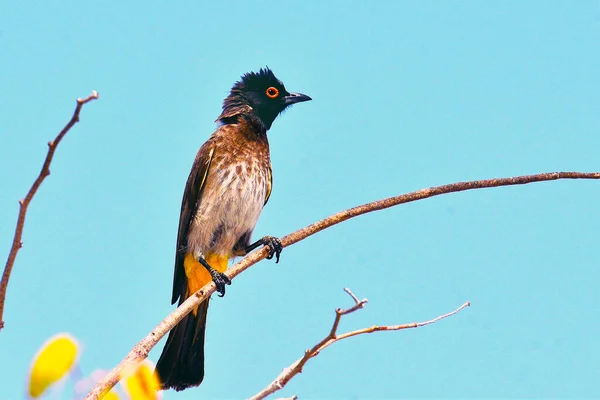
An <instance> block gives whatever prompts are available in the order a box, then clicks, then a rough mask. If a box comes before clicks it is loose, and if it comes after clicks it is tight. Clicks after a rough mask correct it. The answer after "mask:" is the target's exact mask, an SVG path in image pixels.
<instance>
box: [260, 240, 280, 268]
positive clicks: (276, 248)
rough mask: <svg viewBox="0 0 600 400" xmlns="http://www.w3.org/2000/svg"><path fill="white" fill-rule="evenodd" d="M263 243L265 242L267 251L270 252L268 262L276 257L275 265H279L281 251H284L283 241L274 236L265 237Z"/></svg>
mask: <svg viewBox="0 0 600 400" xmlns="http://www.w3.org/2000/svg"><path fill="white" fill-rule="evenodd" d="M261 241H262V242H263V243H262V244H263V245H265V246H267V250H268V251H269V255H268V256H267V260H270V259H272V258H273V256H275V264H277V263H278V262H279V256H280V255H281V251H282V250H283V245H282V244H281V241H280V240H279V239H277V238H276V237H274V236H265V237H264V238H262V239H261Z"/></svg>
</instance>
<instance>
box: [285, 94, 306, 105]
mask: <svg viewBox="0 0 600 400" xmlns="http://www.w3.org/2000/svg"><path fill="white" fill-rule="evenodd" d="M309 100H312V99H311V98H310V97H309V96H307V95H305V94H302V93H290V94H289V95H287V96H285V105H286V106H291V105H292V104H296V103H301V102H303V101H309Z"/></svg>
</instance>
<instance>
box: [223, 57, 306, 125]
mask: <svg viewBox="0 0 600 400" xmlns="http://www.w3.org/2000/svg"><path fill="white" fill-rule="evenodd" d="M309 100H312V99H311V98H310V97H309V96H307V95H305V94H302V93H290V92H288V91H287V90H286V89H285V86H284V85H283V82H281V81H280V80H279V79H277V78H276V77H275V75H274V74H273V71H271V70H270V69H269V68H268V67H266V68H261V69H260V70H259V71H258V72H248V73H247V74H244V75H243V76H242V79H241V80H240V81H238V82H236V83H235V84H234V85H233V87H232V88H231V92H230V93H229V96H227V98H226V99H225V100H224V101H223V113H222V114H221V116H220V117H219V120H224V119H226V118H230V117H233V116H235V115H238V114H243V113H248V112H251V113H253V114H254V115H256V116H257V117H258V118H259V119H260V121H261V122H262V123H263V125H264V126H265V128H266V129H269V128H270V127H271V124H273V121H275V118H277V116H278V115H279V114H280V113H281V112H282V111H283V110H285V109H286V108H288V107H289V106H291V105H292V104H295V103H300V102H302V101H309Z"/></svg>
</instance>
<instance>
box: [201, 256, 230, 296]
mask: <svg viewBox="0 0 600 400" xmlns="http://www.w3.org/2000/svg"><path fill="white" fill-rule="evenodd" d="M198 261H200V264H202V265H203V266H204V268H206V270H207V271H208V273H209V274H210V276H211V278H212V280H213V282H214V283H215V286H216V287H217V293H219V297H223V296H225V285H231V279H229V278H228V277H227V275H225V274H224V273H223V272H219V271H217V270H216V269H214V268H213V267H211V266H210V265H209V264H208V263H207V262H206V260H205V259H204V258H200V259H199V260H198Z"/></svg>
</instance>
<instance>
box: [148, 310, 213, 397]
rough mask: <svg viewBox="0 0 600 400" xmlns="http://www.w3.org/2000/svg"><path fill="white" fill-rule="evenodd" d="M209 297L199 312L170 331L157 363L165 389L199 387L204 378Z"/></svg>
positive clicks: (162, 386)
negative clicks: (205, 334)
mask: <svg viewBox="0 0 600 400" xmlns="http://www.w3.org/2000/svg"><path fill="white" fill-rule="evenodd" d="M207 311H208V299H207V300H206V301H205V302H203V303H202V304H200V305H199V306H198V310H197V313H196V314H195V315H194V313H193V312H192V313H190V314H188V315H186V316H185V317H184V318H183V319H182V320H181V321H180V322H179V323H178V324H177V325H176V326H175V328H173V329H172V330H171V332H169V337H168V338H167V343H166V344H165V347H164V349H163V351H162V354H161V355H160V358H159V359H158V363H156V373H157V374H158V376H159V378H160V382H161V388H162V389H163V390H165V389H175V390H177V391H180V390H184V389H187V388H189V387H193V386H198V385H200V383H202V379H203V378H204V331H205V328H206V312H207Z"/></svg>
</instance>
